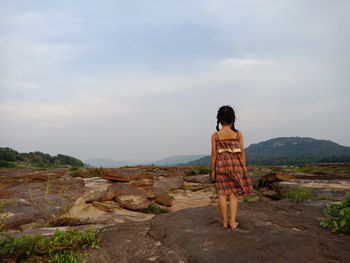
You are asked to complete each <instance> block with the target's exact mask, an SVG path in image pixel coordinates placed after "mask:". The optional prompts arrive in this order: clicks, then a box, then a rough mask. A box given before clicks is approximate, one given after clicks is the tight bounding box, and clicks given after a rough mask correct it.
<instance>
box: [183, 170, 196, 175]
mask: <svg viewBox="0 0 350 263" xmlns="http://www.w3.org/2000/svg"><path fill="white" fill-rule="evenodd" d="M196 174H197V171H196V170H195V169H190V170H188V171H186V172H185V175H186V176H191V175H196Z"/></svg>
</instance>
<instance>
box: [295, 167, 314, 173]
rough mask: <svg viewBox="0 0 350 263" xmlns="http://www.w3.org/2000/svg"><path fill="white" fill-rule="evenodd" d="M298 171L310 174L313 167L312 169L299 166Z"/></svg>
mask: <svg viewBox="0 0 350 263" xmlns="http://www.w3.org/2000/svg"><path fill="white" fill-rule="evenodd" d="M297 171H298V172H299V173H309V172H311V171H312V167H310V166H299V167H298V168H297Z"/></svg>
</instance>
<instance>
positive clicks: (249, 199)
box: [242, 196, 253, 202]
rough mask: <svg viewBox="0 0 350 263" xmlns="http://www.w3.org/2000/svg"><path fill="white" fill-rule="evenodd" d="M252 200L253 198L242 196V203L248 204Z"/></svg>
mask: <svg viewBox="0 0 350 263" xmlns="http://www.w3.org/2000/svg"><path fill="white" fill-rule="evenodd" d="M252 199H253V197H251V196H243V198H242V201H243V202H249V201H251V200H252Z"/></svg>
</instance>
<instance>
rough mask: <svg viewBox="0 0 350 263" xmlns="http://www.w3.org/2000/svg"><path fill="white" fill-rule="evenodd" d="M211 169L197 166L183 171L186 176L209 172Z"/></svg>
mask: <svg viewBox="0 0 350 263" xmlns="http://www.w3.org/2000/svg"><path fill="white" fill-rule="evenodd" d="M210 173H211V169H210V168H208V167H199V168H197V169H190V170H187V171H186V172H185V175H186V176H191V175H200V174H210Z"/></svg>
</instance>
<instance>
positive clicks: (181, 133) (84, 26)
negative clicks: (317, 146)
mask: <svg viewBox="0 0 350 263" xmlns="http://www.w3.org/2000/svg"><path fill="white" fill-rule="evenodd" d="M0 5H1V7H0V123H1V130H0V135H1V136H0V146H1V147H11V148H14V149H16V150H18V151H20V152H28V151H37V150H38V151H41V152H45V153H50V154H53V155H56V154H57V153H61V154H67V155H72V156H75V157H77V158H80V159H82V160H86V159H89V158H94V157H108V158H112V159H115V160H118V161H124V160H129V161H135V160H136V161H153V160H157V159H161V158H164V157H167V156H170V155H177V154H209V153H210V137H211V134H212V133H213V132H214V131H215V125H216V114H217V110H218V109H219V107H220V106H222V105H231V106H232V107H233V108H234V109H235V111H236V114H237V118H238V119H237V123H236V126H237V128H238V129H239V130H241V131H242V132H243V134H244V142H245V146H248V145H249V144H251V143H257V142H260V141H263V140H267V139H271V138H274V137H281V136H302V137H304V136H305V137H313V138H316V139H329V140H333V141H335V142H337V143H339V144H342V145H346V146H350V136H349V134H350V117H349V115H350V103H349V99H350V88H349V83H350V53H349V51H350V48H349V47H350V30H349V28H350V16H349V12H350V1H348V0H344V1H342V0H337V1H332V0H329V1H324V0H309V1H305V0H278V1H277V0H271V1H269V0H250V1H247V0H240V1H237V0H227V1H225V0H213V1H206V0H198V1H191V0H173V1H166V0H158V1H154V0H147V1H145V0H143V1H133V0H129V1H116V0H110V1H105V0H101V1H92V0H91V1H87V0H81V1H71V0H59V1H47V0H42V1H40V0H35V1H34V0H33V1H31V0H26V1H16V0H11V1H7V0H0Z"/></svg>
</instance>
